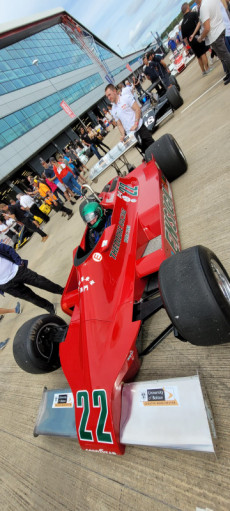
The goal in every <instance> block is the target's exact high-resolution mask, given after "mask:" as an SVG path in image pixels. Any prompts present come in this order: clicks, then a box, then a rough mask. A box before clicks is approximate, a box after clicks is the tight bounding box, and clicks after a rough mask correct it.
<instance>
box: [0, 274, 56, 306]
mask: <svg viewBox="0 0 230 511" xmlns="http://www.w3.org/2000/svg"><path fill="white" fill-rule="evenodd" d="M12 280H13V279H12ZM1 289H2V290H3V291H4V292H6V293H8V294H9V295H11V296H14V297H15V298H21V299H22V300H25V301H26V302H30V303H33V304H34V305H37V307H41V308H42V309H45V310H47V311H48V312H50V313H54V312H55V310H54V306H53V304H52V303H51V302H49V300H46V299H45V298H42V297H41V296H39V295H37V294H36V293H34V292H33V291H32V289H30V288H29V287H27V286H25V285H24V284H23V283H18V284H12V285H10V283H9V284H4V285H2V286H1Z"/></svg>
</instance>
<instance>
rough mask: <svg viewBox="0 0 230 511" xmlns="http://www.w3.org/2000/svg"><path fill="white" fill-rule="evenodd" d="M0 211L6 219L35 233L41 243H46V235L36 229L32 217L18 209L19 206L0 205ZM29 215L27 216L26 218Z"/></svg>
mask: <svg viewBox="0 0 230 511" xmlns="http://www.w3.org/2000/svg"><path fill="white" fill-rule="evenodd" d="M0 211H2V213H3V215H4V217H5V215H6V217H7V218H13V219H14V220H16V222H18V223H19V224H21V225H25V227H26V228H27V229H28V230H29V231H32V232H37V233H38V234H39V235H40V236H41V237H42V241H46V240H47V238H48V234H46V233H45V232H44V231H42V230H41V229H39V227H37V225H36V222H35V220H33V216H32V215H31V213H27V212H26V211H23V210H22V209H21V208H20V204H17V203H15V204H10V205H9V206H7V205H6V204H0ZM28 215H29V216H28Z"/></svg>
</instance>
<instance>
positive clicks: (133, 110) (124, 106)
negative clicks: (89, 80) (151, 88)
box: [105, 84, 154, 155]
mask: <svg viewBox="0 0 230 511" xmlns="http://www.w3.org/2000/svg"><path fill="white" fill-rule="evenodd" d="M105 94H106V96H107V98H108V100H109V101H110V103H112V104H113V107H112V112H111V113H112V116H113V117H114V119H115V121H116V122H117V126H118V129H119V131H120V134H121V141H123V140H124V138H125V135H126V134H127V135H129V134H130V133H133V134H134V135H135V137H136V139H137V142H138V145H139V147H140V148H141V151H142V153H143V155H144V154H145V151H146V149H147V148H148V147H149V146H150V145H151V144H153V142H154V139H153V138H152V135H151V133H150V131H149V130H148V129H147V128H146V126H145V125H144V124H143V119H141V109H140V107H139V105H138V104H137V102H136V101H135V98H134V97H133V96H132V94H129V95H127V94H126V95H125V96H123V95H119V94H118V92H117V90H116V87H114V85H110V84H109V85H107V87H106V88H105Z"/></svg>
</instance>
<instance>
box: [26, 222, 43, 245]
mask: <svg viewBox="0 0 230 511" xmlns="http://www.w3.org/2000/svg"><path fill="white" fill-rule="evenodd" d="M24 225H25V226H26V227H27V229H29V230H30V231H32V232H37V233H38V234H39V235H40V236H41V237H42V241H43V240H44V241H45V239H47V238H48V234H46V233H45V232H43V231H42V230H41V229H39V227H36V225H34V223H33V222H32V221H31V220H29V219H27V220H25V222H24Z"/></svg>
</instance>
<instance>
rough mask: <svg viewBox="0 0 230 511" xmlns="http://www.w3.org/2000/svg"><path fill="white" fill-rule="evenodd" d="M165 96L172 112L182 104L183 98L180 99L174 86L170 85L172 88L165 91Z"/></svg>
mask: <svg viewBox="0 0 230 511" xmlns="http://www.w3.org/2000/svg"><path fill="white" fill-rule="evenodd" d="M166 96H167V98H168V101H169V103H170V105H171V106H172V108H173V110H177V109H178V108H180V106H181V105H183V103H184V101H183V98H182V97H181V95H180V93H179V92H178V90H177V87H176V86H175V85H172V87H169V89H167V91H166Z"/></svg>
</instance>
